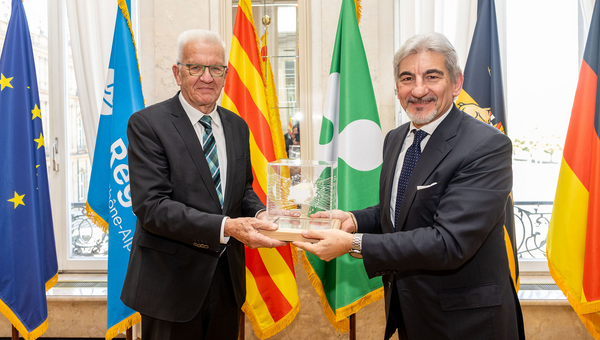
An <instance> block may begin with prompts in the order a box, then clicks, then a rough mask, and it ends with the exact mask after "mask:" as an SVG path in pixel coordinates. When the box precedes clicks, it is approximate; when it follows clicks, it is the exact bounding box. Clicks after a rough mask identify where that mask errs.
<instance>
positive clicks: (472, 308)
mask: <svg viewBox="0 0 600 340" xmlns="http://www.w3.org/2000/svg"><path fill="white" fill-rule="evenodd" d="M408 132H409V124H408V123H407V124H404V125H402V126H400V127H398V128H396V129H395V130H392V131H391V132H390V133H389V134H388V135H387V136H386V138H385V142H384V147H383V165H382V170H381V178H380V186H379V202H380V203H379V205H376V206H374V207H370V208H367V209H364V210H359V211H355V212H354V213H355V216H356V219H357V222H358V228H359V230H358V231H359V232H361V233H365V234H364V236H363V243H362V253H363V258H364V265H365V269H366V271H367V274H368V275H369V277H375V276H379V275H381V276H383V284H384V288H385V305H386V315H387V318H388V322H387V328H386V338H389V337H390V336H391V335H392V334H393V332H394V330H395V328H396V326H398V327H400V329H401V330H402V331H406V334H407V335H408V338H409V339H461V340H462V339H469V340H473V339H518V338H519V337H520V336H524V335H522V328H523V327H522V322H523V321H522V316H521V310H520V306H519V302H518V298H517V295H516V292H515V289H514V287H513V284H512V280H511V276H510V270H509V266H508V259H507V254H506V247H505V241H504V227H503V225H504V218H505V206H506V201H507V198H508V195H509V194H510V191H511V188H512V167H511V154H512V146H511V142H510V140H509V139H508V138H507V137H506V136H505V135H504V134H502V133H501V132H499V131H498V130H497V129H496V128H494V127H492V126H490V125H487V124H484V123H482V122H480V121H478V120H476V119H474V118H472V117H471V116H469V115H467V114H465V113H463V112H461V111H459V110H458V109H457V108H456V107H455V106H454V107H453V108H452V110H451V111H450V113H449V114H448V116H447V117H446V118H445V119H444V121H442V122H441V123H440V125H439V126H438V127H437V129H436V130H435V131H434V133H433V134H432V135H431V137H430V139H429V141H428V143H427V145H426V147H425V148H424V150H423V152H422V154H421V157H420V158H419V160H418V162H417V164H416V165H415V168H414V170H413V173H412V175H411V177H410V179H409V182H408V185H407V188H406V191H405V194H404V199H403V202H402V206H401V207H400V215H399V221H398V228H397V230H398V232H394V230H393V224H392V221H391V218H390V193H391V191H392V185H393V183H392V182H393V179H394V171H395V169H396V162H397V160H398V156H399V154H400V149H401V147H402V144H403V142H404V139H405V137H406V135H407V133H408ZM417 186H421V188H419V189H418V188H417ZM509 213H512V212H509ZM376 234H377V235H376ZM394 282H395V285H394ZM392 287H396V289H397V294H398V301H391V296H392V291H391V288H392ZM392 303H398V304H399V305H400V307H401V310H402V314H403V319H404V325H402V324H398V325H396V324H395V323H394V319H393V318H391V317H390V305H391V304H392ZM400 333H402V332H400ZM401 339H402V337H401Z"/></svg>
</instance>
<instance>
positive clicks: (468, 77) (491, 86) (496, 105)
mask: <svg viewBox="0 0 600 340" xmlns="http://www.w3.org/2000/svg"><path fill="white" fill-rule="evenodd" d="M456 106H457V107H458V108H459V109H460V110H462V111H464V112H465V113H468V114H470V115H471V116H473V117H475V118H477V119H479V120H481V121H483V122H485V123H488V124H492V125H494V126H495V127H496V128H498V130H500V131H502V132H503V133H505V134H506V133H507V124H506V113H505V110H504V91H503V88H502V67H501V61H500V45H499V43H498V26H497V24H496V5H495V3H494V0H479V2H478V4H477V24H476V25H475V31H474V32H473V39H472V42H471V48H470V49H469V55H468V57H467V64H466V66H465V81H464V84H463V89H462V91H461V93H460V94H459V96H458V99H457V100H456ZM505 210H506V219H505V220H504V240H505V241H506V254H507V256H508V264H509V267H510V271H511V273H510V274H511V277H512V279H513V285H514V286H515V290H516V291H519V284H520V281H519V261H518V257H517V247H516V243H515V237H516V236H515V216H514V204H513V198H512V194H511V195H510V196H509V198H508V201H507V202H506V209H505Z"/></svg>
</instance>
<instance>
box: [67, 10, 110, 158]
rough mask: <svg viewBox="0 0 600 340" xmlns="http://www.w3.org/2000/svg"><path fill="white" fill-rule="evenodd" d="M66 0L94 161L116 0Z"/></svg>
mask: <svg viewBox="0 0 600 340" xmlns="http://www.w3.org/2000/svg"><path fill="white" fill-rule="evenodd" d="M66 1H67V15H68V18H69V32H70V38H71V39H70V43H71V50H72V53H73V68H74V70H75V80H76V81H77V93H78V96H79V105H80V107H81V119H82V121H83V130H84V132H85V140H86V144H87V148H88V154H89V155H90V161H91V160H93V159H94V146H95V145H96V134H97V130H98V122H99V118H100V107H101V104H102V97H103V94H104V87H105V82H106V73H107V71H108V62H109V59H110V50H111V45H112V37H113V29H114V27H115V20H116V15H115V13H117V2H116V1H77V0H66Z"/></svg>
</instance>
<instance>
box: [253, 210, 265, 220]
mask: <svg viewBox="0 0 600 340" xmlns="http://www.w3.org/2000/svg"><path fill="white" fill-rule="evenodd" d="M263 211H266V209H260V210H259V211H257V212H256V214H254V218H258V214H260V213H261V212H263Z"/></svg>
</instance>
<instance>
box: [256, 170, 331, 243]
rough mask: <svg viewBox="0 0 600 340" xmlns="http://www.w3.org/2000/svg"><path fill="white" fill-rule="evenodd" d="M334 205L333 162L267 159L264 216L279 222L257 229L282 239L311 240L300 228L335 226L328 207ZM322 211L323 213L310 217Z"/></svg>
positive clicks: (327, 227)
mask: <svg viewBox="0 0 600 340" xmlns="http://www.w3.org/2000/svg"><path fill="white" fill-rule="evenodd" d="M333 209H337V162H325V161H302V160H299V159H281V160H278V161H276V162H271V163H269V166H268V172H267V218H268V219H269V220H270V221H272V222H273V223H276V224H277V225H279V229H278V230H276V231H272V232H268V231H261V232H262V233H263V234H265V235H267V236H269V237H272V238H276V239H278V240H282V241H311V240H308V239H306V238H304V237H302V230H308V229H329V228H339V227H340V221H339V220H337V219H333V218H332V215H331V211H332V210H333ZM316 212H325V214H321V215H325V216H326V217H323V216H320V217H319V218H316V217H314V216H312V217H311V215H313V214H314V213H316Z"/></svg>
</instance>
